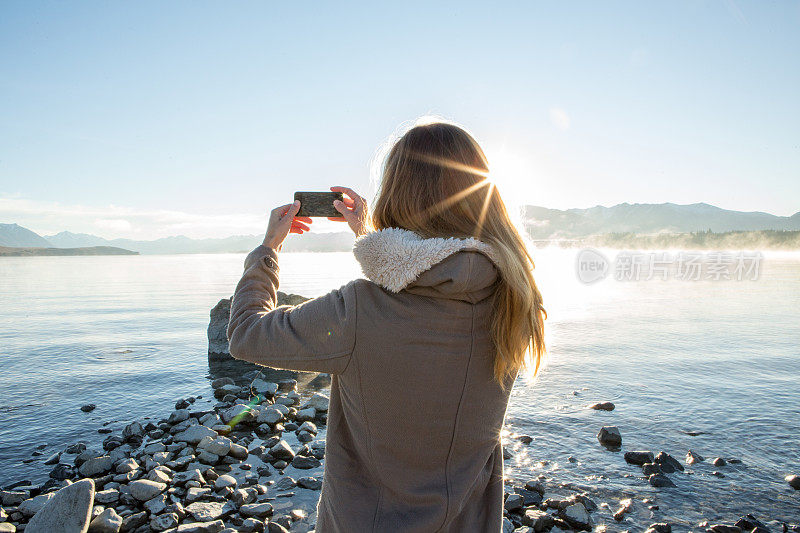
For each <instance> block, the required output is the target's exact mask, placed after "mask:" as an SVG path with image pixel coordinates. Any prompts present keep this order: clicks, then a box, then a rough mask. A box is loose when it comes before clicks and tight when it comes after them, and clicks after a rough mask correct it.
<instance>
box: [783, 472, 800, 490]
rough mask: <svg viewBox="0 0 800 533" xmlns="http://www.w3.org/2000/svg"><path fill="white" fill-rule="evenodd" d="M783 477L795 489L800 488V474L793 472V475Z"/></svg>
mask: <svg viewBox="0 0 800 533" xmlns="http://www.w3.org/2000/svg"><path fill="white" fill-rule="evenodd" d="M783 479H784V481H786V483H788V484H789V486H790V487H792V488H793V489H794V490H800V476H796V475H794V474H792V475H789V476H786V477H785V478H783Z"/></svg>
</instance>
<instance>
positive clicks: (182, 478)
mask: <svg viewBox="0 0 800 533" xmlns="http://www.w3.org/2000/svg"><path fill="white" fill-rule="evenodd" d="M172 481H173V483H175V484H176V485H182V484H184V483H186V482H188V481H194V482H197V483H198V484H204V483H205V482H206V480H205V478H203V474H202V473H201V472H200V470H199V469H197V468H192V469H191V470H186V471H185V472H178V473H177V474H175V476H174V477H173V478H172Z"/></svg>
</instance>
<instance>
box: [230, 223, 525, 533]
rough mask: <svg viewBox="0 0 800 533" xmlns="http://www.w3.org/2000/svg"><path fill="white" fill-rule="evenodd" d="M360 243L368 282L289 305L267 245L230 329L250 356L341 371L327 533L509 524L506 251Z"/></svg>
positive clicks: (391, 238)
mask: <svg viewBox="0 0 800 533" xmlns="http://www.w3.org/2000/svg"><path fill="white" fill-rule="evenodd" d="M353 251H354V254H355V256H356V258H357V259H358V261H359V262H360V263H361V266H362V270H363V272H364V274H365V275H366V276H367V278H369V280H365V279H357V280H354V281H351V282H350V283H348V284H347V285H344V286H343V287H341V288H340V289H338V290H334V291H332V292H330V293H329V294H326V295H325V296H320V297H319V298H315V299H313V300H309V301H307V302H305V303H303V304H301V305H298V306H295V307H289V306H282V307H277V308H276V306H275V302H276V291H277V290H278V256H277V254H276V253H275V251H274V250H271V249H269V248H266V247H263V246H259V247H258V248H256V249H255V250H253V252H251V253H250V254H249V255H248V256H247V259H246V260H245V272H244V276H243V277H242V279H241V281H240V282H239V285H238V286H237V288H236V293H235V295H234V300H233V304H232V306H231V319H230V325H229V326H228V337H229V339H230V351H231V354H232V355H233V356H234V357H235V358H237V359H244V360H247V361H251V362H254V363H257V364H260V365H265V366H270V367H275V368H288V369H295V370H308V371H315V372H329V373H331V374H332V375H333V379H332V384H331V399H330V407H329V411H328V434H327V444H326V458H325V475H324V482H323V487H322V492H321V495H320V501H319V505H318V517H317V529H316V530H317V532H318V533H329V532H346V533H354V532H356V533H361V532H369V531H376V532H393V531H403V532H424V533H430V532H435V531H447V532H456V531H457V532H471V531H475V532H485V531H490V532H492V533H496V532H499V531H500V529H501V521H502V509H503V507H502V506H503V452H502V448H501V445H500V430H501V428H502V426H503V418H504V416H505V411H506V405H507V404H508V391H505V392H504V391H503V390H502V389H501V387H499V386H498V384H497V383H496V382H495V381H493V378H492V358H493V350H492V345H491V341H490V334H489V323H490V317H491V298H490V296H491V295H492V294H493V291H494V288H495V284H496V281H497V279H498V271H497V269H496V268H495V266H494V263H493V261H492V260H491V259H490V258H491V257H493V256H494V254H493V251H492V250H491V248H489V246H488V245H486V244H485V243H482V242H479V241H476V240H474V239H466V240H464V239H422V238H420V237H419V236H417V235H416V234H414V233H412V232H410V231H407V230H402V229H395V228H390V229H385V230H382V231H378V232H374V233H370V234H368V235H366V236H364V237H361V238H359V239H357V241H356V244H355V247H354V250H353ZM508 388H510V387H508Z"/></svg>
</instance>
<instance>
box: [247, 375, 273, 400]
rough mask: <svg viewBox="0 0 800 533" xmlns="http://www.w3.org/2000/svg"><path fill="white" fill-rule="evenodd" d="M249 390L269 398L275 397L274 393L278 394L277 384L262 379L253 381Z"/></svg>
mask: <svg viewBox="0 0 800 533" xmlns="http://www.w3.org/2000/svg"><path fill="white" fill-rule="evenodd" d="M250 388H251V389H253V390H254V391H256V392H257V393H258V394H263V395H265V396H270V397H272V396H275V393H276V392H278V384H277V383H273V382H271V381H264V380H263V379H254V380H253V382H252V383H251V384H250Z"/></svg>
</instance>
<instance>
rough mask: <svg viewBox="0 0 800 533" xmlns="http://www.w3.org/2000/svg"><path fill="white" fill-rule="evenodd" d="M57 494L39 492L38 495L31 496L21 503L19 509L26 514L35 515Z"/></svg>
mask: <svg viewBox="0 0 800 533" xmlns="http://www.w3.org/2000/svg"><path fill="white" fill-rule="evenodd" d="M53 496H55V493H52V492H50V493H47V494H39V495H38V496H34V497H33V498H29V499H27V500H25V501H24V502H22V503H21V504H19V507H17V511H19V512H20V513H22V514H23V515H25V516H33V515H35V514H36V513H38V512H39V511H40V510H41V509H42V508H43V507H44V506H45V505H46V504H47V502H49V501H50V499H51V498H52V497H53Z"/></svg>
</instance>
